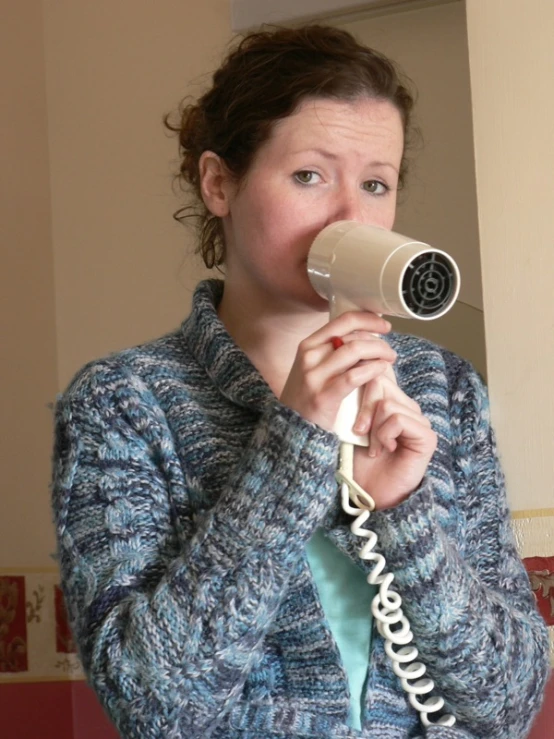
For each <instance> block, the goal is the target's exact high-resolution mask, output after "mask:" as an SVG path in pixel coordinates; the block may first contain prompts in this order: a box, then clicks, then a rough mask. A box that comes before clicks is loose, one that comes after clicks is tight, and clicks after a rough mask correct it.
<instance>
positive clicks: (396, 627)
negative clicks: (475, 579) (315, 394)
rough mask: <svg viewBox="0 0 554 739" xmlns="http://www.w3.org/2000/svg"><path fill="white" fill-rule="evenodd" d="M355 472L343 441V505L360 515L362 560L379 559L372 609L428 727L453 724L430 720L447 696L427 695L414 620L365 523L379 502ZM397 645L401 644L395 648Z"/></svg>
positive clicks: (357, 530) (356, 528) (372, 579)
mask: <svg viewBox="0 0 554 739" xmlns="http://www.w3.org/2000/svg"><path fill="white" fill-rule="evenodd" d="M353 474H354V447H353V445H352V444H348V443H344V442H343V443H341V447H340V466H339V469H338V471H337V479H338V481H339V482H340V483H341V499H342V508H343V510H344V511H345V513H348V514H349V515H351V516H356V520H355V521H354V522H353V523H352V525H351V527H350V529H351V531H352V533H353V534H356V536H360V537H362V538H364V539H367V541H366V543H365V544H364V545H363V546H362V548H361V549H360V552H359V555H360V558H361V559H364V560H368V561H370V562H375V566H374V567H373V569H372V571H371V572H370V573H369V575H368V576H367V581H368V583H369V584H370V585H378V586H379V592H378V593H377V594H376V596H375V598H374V599H373V602H372V604H371V612H372V614H373V617H374V618H375V620H376V622H377V628H378V630H379V633H380V634H381V636H382V637H383V638H384V639H385V651H386V653H387V654H388V656H389V657H390V659H391V660H392V667H393V670H394V673H395V675H397V676H398V677H399V678H400V681H401V684H402V687H403V689H404V690H405V691H406V692H407V693H408V698H409V700H410V703H411V705H412V706H413V707H414V708H415V709H416V711H419V713H420V715H421V722H422V724H423V725H424V726H429V725H431V724H436V725H439V726H453V725H454V724H455V723H456V718H455V717H454V716H452V715H451V714H445V715H443V716H441V717H440V718H438V719H437V720H436V721H430V720H429V714H431V713H436V712H437V711H440V710H441V709H442V707H443V706H444V699H443V698H440V697H437V696H435V697H433V696H429V697H428V698H427V699H426V700H422V699H420V696H426V695H428V694H429V693H431V692H432V691H433V690H434V687H435V684H434V682H433V681H432V680H431V679H430V678H428V677H424V675H425V672H426V670H427V668H426V667H425V665H424V664H423V663H422V662H415V661H414V660H415V659H416V658H417V656H418V651H417V648H416V647H415V646H413V645H410V642H411V641H412V639H413V633H412V630H411V627H410V623H409V621H408V619H407V618H406V616H405V615H404V612H403V611H402V598H401V597H400V595H399V594H398V593H397V592H396V591H395V590H392V589H391V584H392V581H393V580H394V575H393V574H392V573H391V572H388V573H387V572H384V570H385V567H386V561H385V558H384V557H383V555H382V554H379V553H378V552H375V551H373V550H374V548H375V545H376V543H377V535H376V534H375V533H374V532H373V531H369V529H364V528H363V525H364V523H365V522H366V521H367V520H368V519H369V517H370V515H371V511H373V510H374V509H375V501H374V500H373V498H372V497H371V495H369V493H367V492H366V491H365V490H364V489H363V488H361V487H360V486H359V485H358V484H357V483H356V482H355V481H354V479H353ZM395 646H398V647H400V648H399V649H395Z"/></svg>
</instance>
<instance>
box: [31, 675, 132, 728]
mask: <svg viewBox="0 0 554 739" xmlns="http://www.w3.org/2000/svg"><path fill="white" fill-rule="evenodd" d="M73 728H74V732H75V733H74V735H73V739H119V733H118V732H117V731H116V729H115V727H114V725H113V724H112V723H111V722H110V720H109V719H108V717H107V716H106V714H105V713H104V711H103V710H102V707H101V706H100V703H99V702H98V699H97V698H96V696H95V694H94V692H93V691H92V690H91V688H89V686H88V685H87V684H86V683H84V682H74V683H73ZM37 739H38V738H37Z"/></svg>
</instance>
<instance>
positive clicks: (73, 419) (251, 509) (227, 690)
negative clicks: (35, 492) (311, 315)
mask: <svg viewBox="0 0 554 739" xmlns="http://www.w3.org/2000/svg"><path fill="white" fill-rule="evenodd" d="M336 457H337V440H336V438H335V437H334V435H332V434H329V433H327V432H325V431H323V430H321V429H319V428H318V427H316V426H315V425H313V424H310V423H308V422H306V421H304V420H303V419H302V418H301V417H300V416H298V415H297V414H295V413H294V412H293V411H290V410H289V409H287V408H285V407H284V406H282V405H281V404H279V403H278V402H275V403H273V404H271V405H270V406H268V407H267V409H266V410H265V411H264V413H263V414H262V417H261V418H260V421H259V423H258V424H257V426H256V428H255V430H254V433H253V436H252V438H251V440H250V443H249V444H248V446H247V448H245V450H244V452H243V454H242V456H241V458H240V461H239V463H238V465H237V466H236V468H234V469H232V470H230V472H229V479H228V481H227V484H226V486H225V488H224V489H223V491H222V493H221V495H220V497H219V499H218V500H217V502H216V503H215V504H214V505H213V507H212V508H210V509H209V510H208V511H207V512H204V513H200V514H195V513H194V511H193V510H192V507H191V505H190V500H189V497H188V491H187V489H186V484H185V476H184V471H183V469H182V467H181V465H180V462H179V459H178V457H177V455H176V453H175V447H174V440H173V438H172V436H171V434H170V431H169V429H168V427H167V424H166V420H165V417H164V415H163V413H162V411H161V410H160V408H159V406H158V405H157V403H156V401H155V399H154V397H153V396H152V393H151V392H150V391H149V390H148V388H146V387H145V386H144V384H143V382H142V381H141V380H140V379H138V378H137V377H136V376H132V375H131V374H130V373H129V372H127V371H126V370H124V369H122V368H121V367H119V368H114V367H113V366H109V365H94V366H92V367H91V368H89V369H88V370H87V371H86V373H85V375H83V376H82V377H80V379H78V380H77V381H76V382H75V383H74V384H73V386H72V388H70V390H69V391H68V392H67V393H66V394H65V395H64V396H62V398H61V399H60V400H59V402H58V405H57V410H56V441H55V450H54V476H53V508H54V517H55V523H56V529H57V537H58V549H59V556H60V564H61V571H62V583H63V587H64V593H65V598H66V602H67V605H68V612H69V616H70V620H71V623H72V628H73V632H74V634H75V637H76V641H77V643H78V646H79V651H80V656H81V659H82V662H83V666H84V669H85V672H86V674H87V678H88V680H89V682H90V683H91V685H92V686H93V688H94V689H95V691H96V692H97V694H98V696H99V698H100V700H101V702H102V704H103V705H104V708H105V709H106V710H107V712H108V714H109V715H110V717H111V718H112V720H113V721H114V722H115V724H116V725H117V726H118V728H119V730H120V731H121V732H122V734H123V735H124V736H125V737H140V738H141V739H145V738H146V737H151V738H152V739H159V737H162V736H171V737H174V739H179V737H187V739H193V738H194V737H205V736H208V734H209V732H210V731H211V730H213V729H214V728H215V727H216V726H217V725H218V724H219V723H220V721H221V720H222V717H223V716H224V715H225V714H226V712H227V711H228V710H230V708H231V707H232V705H233V702H234V701H235V700H236V699H237V697H239V695H240V693H241V691H242V688H243V685H244V682H245V680H246V678H247V677H248V674H249V672H250V671H251V669H252V667H253V666H255V665H256V663H257V662H258V661H259V660H260V657H261V653H262V642H263V639H264V636H265V634H266V632H267V630H268V629H269V627H270V625H271V623H272V620H273V618H274V615H275V613H276V611H277V609H278V606H279V603H280V600H281V598H282V596H283V593H284V590H285V588H286V584H287V580H288V578H289V577H290V574H291V572H293V571H294V569H295V563H296V562H297V560H298V558H299V556H300V553H301V551H302V548H303V545H304V543H305V541H306V540H307V539H308V538H309V537H310V535H311V533H312V532H313V530H314V529H315V527H316V526H317V524H318V522H319V520H320V519H321V518H322V517H323V515H324V514H325V511H326V510H327V508H328V507H329V505H330V504H331V503H332V500H333V499H334V497H335V496H336V483H335V480H334V469H335V466H336ZM195 492H197V491H195Z"/></svg>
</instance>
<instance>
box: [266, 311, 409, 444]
mask: <svg viewBox="0 0 554 739" xmlns="http://www.w3.org/2000/svg"><path fill="white" fill-rule="evenodd" d="M388 331H390V323H389V322H388V321H385V320H384V319H383V318H380V317H379V316H377V315H375V314H374V313H367V312H350V313H343V314H342V315H341V316H339V317H338V318H335V319H334V320H332V321H330V322H329V323H327V324H326V325H325V326H323V328H321V329H319V330H318V331H316V332H315V333H313V334H311V336H308V338H306V339H304V341H302V342H300V344H299V346H298V350H297V353H296V357H295V360H294V363H293V366H292V369H291V371H290V373H289V376H288V378H287V381H286V383H285V386H284V388H283V392H282V393H281V396H280V400H281V402H282V403H283V404H284V405H287V406H288V407H289V408H292V409H293V410H295V411H297V412H298V413H300V415H301V416H303V417H304V418H305V419H307V420H308V421H312V422H313V423H316V424H317V425H318V426H321V427H322V428H324V429H326V430H327V431H332V430H333V426H334V423H335V419H336V416H337V412H338V409H339V407H340V404H341V402H342V401H343V400H344V398H346V396H347V395H349V394H350V393H351V392H352V391H353V390H356V389H357V388H359V387H362V386H364V385H367V384H368V383H370V382H371V381H372V380H375V379H376V378H378V377H380V376H381V375H383V374H384V373H385V372H386V371H387V369H390V371H392V364H393V362H394V360H395V359H396V352H395V351H394V350H393V349H392V348H391V347H390V346H389V345H388V344H387V343H386V342H385V341H383V340H382V339H381V338H379V336H376V334H383V333H387V332H388ZM336 336H339V337H340V338H341V340H342V341H343V344H344V345H343V346H341V347H340V348H339V349H337V350H336V351H335V348H334V346H333V343H332V339H333V337H336Z"/></svg>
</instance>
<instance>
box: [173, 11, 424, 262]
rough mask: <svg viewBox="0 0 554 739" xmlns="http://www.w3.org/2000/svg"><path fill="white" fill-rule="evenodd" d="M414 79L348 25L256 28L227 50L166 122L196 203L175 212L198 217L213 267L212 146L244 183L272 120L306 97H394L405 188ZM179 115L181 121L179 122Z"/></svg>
mask: <svg viewBox="0 0 554 739" xmlns="http://www.w3.org/2000/svg"><path fill="white" fill-rule="evenodd" d="M410 86H411V83H410V82H409V81H408V80H407V78H406V77H405V76H404V75H402V74H401V73H400V72H399V70H398V69H397V67H396V65H395V64H394V63H393V62H392V61H391V60H389V59H388V58H387V57H385V56H384V55H383V54H381V53H379V52H377V51H375V50H373V49H370V48H368V47H367V46H363V45H361V44H359V43H358V42H357V41H356V40H355V38H354V37H353V36H352V35H351V34H349V33H348V32H346V31H343V30H340V29H337V28H333V27H330V26H322V25H306V26H303V27H300V28H294V29H292V28H276V29H275V28H271V29H269V30H260V31H257V32H254V33H251V34H249V35H247V36H245V37H244V38H242V40H241V41H240V42H239V43H238V45H237V46H236V47H235V48H234V49H233V50H232V51H231V52H230V53H229V54H228V56H227V58H226V59H225V60H224V62H223V64H222V65H221V66H220V67H219V69H218V70H217V71H216V72H215V73H214V75H213V84H212V87H211V89H209V90H208V91H207V92H206V93H205V94H204V95H202V96H201V97H200V98H199V99H198V100H197V101H196V102H194V103H188V102H187V100H188V98H185V99H184V100H183V101H182V102H181V104H180V106H179V109H178V111H177V113H176V117H175V118H173V116H172V115H171V114H168V115H166V116H165V117H164V124H165V126H166V128H168V129H169V130H170V131H172V132H174V133H177V134H178V138H179V156H180V167H179V173H178V175H177V178H178V180H179V183H180V185H181V187H182V188H183V189H184V190H186V191H188V192H191V193H192V195H193V198H194V202H193V203H192V204H190V205H185V206H183V207H182V208H180V209H179V210H178V211H177V212H176V213H175V214H174V218H175V219H176V220H178V221H181V222H183V221H184V220H185V219H187V218H191V217H193V218H196V219H197V222H198V232H199V234H198V235H199V243H198V247H197V253H199V254H201V256H202V258H203V260H204V263H205V265H206V266H207V267H209V268H212V267H214V266H219V265H221V264H222V263H223V262H224V261H225V241H224V236H223V225H222V222H221V219H220V218H219V217H217V216H214V215H213V214H212V213H210V211H209V210H208V209H207V208H206V206H205V205H204V202H203V200H202V195H201V191H200V177H199V167H198V164H199V160H200V156H201V155H202V153H203V152H204V151H208V150H209V151H213V152H215V153H216V154H218V155H219V156H220V157H221V158H222V159H223V160H224V162H225V164H226V166H227V168H228V170H229V171H230V172H231V174H232V176H233V177H234V178H235V180H236V182H237V183H240V182H241V181H242V180H243V178H244V176H245V175H246V173H247V172H248V170H249V167H250V165H251V163H252V161H253V158H254V156H255V155H256V152H257V151H258V149H259V147H260V146H261V144H263V143H264V142H265V141H266V140H267V139H268V138H269V136H270V135H271V132H272V127H273V125H274V124H275V123H276V122H277V121H278V120H280V119H282V118H286V117H287V116H289V115H291V114H292V113H293V112H294V111H295V109H296V108H297V107H298V105H299V104H300V103H301V102H302V101H303V100H305V99H307V98H327V99H335V100H347V101H351V100H355V99H356V98H359V97H363V96H367V97H371V98H376V99H380V100H388V101H390V102H391V103H393V104H394V105H395V106H396V108H397V109H398V111H399V113H400V115H401V119H402V123H403V128H404V140H405V144H404V154H403V158H402V163H401V168H400V178H399V187H402V186H403V184H404V181H405V176H406V167H407V157H406V150H407V148H408V143H409V140H410V135H411V134H413V132H414V129H413V126H412V120H411V115H412V109H413V105H414V95H413V93H412V92H411V91H410ZM173 121H174V122H173Z"/></svg>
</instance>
